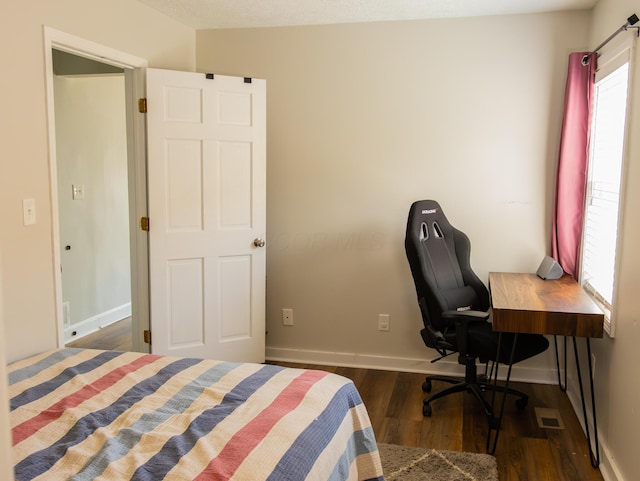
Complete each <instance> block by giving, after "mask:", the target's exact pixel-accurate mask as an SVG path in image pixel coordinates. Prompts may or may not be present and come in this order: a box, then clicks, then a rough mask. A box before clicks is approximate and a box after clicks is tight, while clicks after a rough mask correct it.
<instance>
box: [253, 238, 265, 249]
mask: <svg viewBox="0 0 640 481" xmlns="http://www.w3.org/2000/svg"><path fill="white" fill-rule="evenodd" d="M265 244H266V242H265V240H264V239H261V238H260V237H256V238H255V239H254V240H253V245H254V246H256V247H264V246H265Z"/></svg>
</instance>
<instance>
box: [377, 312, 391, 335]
mask: <svg viewBox="0 0 640 481" xmlns="http://www.w3.org/2000/svg"><path fill="white" fill-rule="evenodd" d="M388 330H389V314H378V331H388Z"/></svg>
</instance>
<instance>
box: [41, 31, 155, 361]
mask: <svg viewBox="0 0 640 481" xmlns="http://www.w3.org/2000/svg"><path fill="white" fill-rule="evenodd" d="M44 33H45V35H44V40H45V63H46V66H47V69H46V70H47V71H46V77H47V110H48V117H49V141H50V150H49V155H50V170H51V190H52V220H53V245H54V262H55V266H56V269H55V274H56V275H55V277H56V306H57V309H56V314H57V318H56V323H57V327H58V329H57V331H58V346H59V347H63V346H65V345H66V344H67V343H68V342H69V341H75V340H77V339H78V338H83V340H85V341H91V340H92V339H93V341H91V342H93V344H90V345H83V346H82V347H95V348H98V349H102V348H105V346H104V345H103V344H101V343H100V342H98V341H100V338H101V335H100V333H101V331H102V330H105V328H106V329H108V330H109V331H112V330H113V328H112V327H107V326H110V325H111V326H112V325H113V323H114V322H116V323H117V321H121V320H122V321H124V322H123V324H124V325H126V326H127V337H128V340H127V341H126V343H124V344H122V343H121V344H120V345H119V346H112V347H113V348H118V349H120V350H122V349H125V350H134V351H143V352H148V351H149V344H147V343H145V342H144V341H143V332H144V331H145V330H148V329H149V301H148V299H149V298H148V275H149V274H148V260H147V253H148V246H147V241H148V239H147V236H146V232H142V231H141V230H140V228H139V219H140V218H141V217H146V215H147V203H146V165H145V136H144V119H143V117H142V116H141V115H140V114H139V113H138V111H137V103H138V98H142V97H144V68H145V67H146V60H144V59H139V58H137V57H133V56H131V55H128V54H126V53H122V52H118V51H116V50H113V49H110V48H108V47H105V46H102V45H99V44H95V43H93V42H90V41H87V40H84V39H81V38H79V37H75V36H72V35H68V34H65V33H63V32H59V31H57V30H54V29H50V28H48V27H45V28H44ZM85 335H87V336H86V337H84V336H85ZM85 344H86V342H85Z"/></svg>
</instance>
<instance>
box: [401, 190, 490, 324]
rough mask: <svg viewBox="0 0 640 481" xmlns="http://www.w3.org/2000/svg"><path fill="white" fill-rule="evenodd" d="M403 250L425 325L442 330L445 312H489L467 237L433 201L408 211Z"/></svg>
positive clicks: (486, 295) (417, 204)
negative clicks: (468, 310)
mask: <svg viewBox="0 0 640 481" xmlns="http://www.w3.org/2000/svg"><path fill="white" fill-rule="evenodd" d="M405 250H406V254H407V260H408V261H409V266H410V268H411V274H412V276H413V280H414V283H415V287H416V293H417V296H418V303H419V304H420V309H421V311H422V317H423V321H424V324H425V326H427V325H431V326H432V327H433V328H435V329H437V330H443V329H444V328H445V327H446V326H447V322H446V321H443V320H442V317H441V315H442V312H444V311H447V310H466V309H473V310H478V311H487V310H488V309H489V293H488V291H487V288H486V287H485V286H484V284H483V283H482V281H481V280H480V279H479V278H478V276H477V275H476V274H475V273H474V272H473V270H472V269H471V265H470V258H471V243H470V242H469V238H468V237H467V236H466V235H465V234H464V233H463V232H461V231H459V230H458V229H456V228H455V227H453V226H452V225H451V224H450V223H449V221H448V220H447V217H446V216H445V215H444V212H443V211H442V208H441V207H440V205H439V204H438V203H437V202H436V201H434V200H420V201H417V202H414V203H413V204H412V205H411V209H410V210H409V218H408V220H407V233H406V237H405Z"/></svg>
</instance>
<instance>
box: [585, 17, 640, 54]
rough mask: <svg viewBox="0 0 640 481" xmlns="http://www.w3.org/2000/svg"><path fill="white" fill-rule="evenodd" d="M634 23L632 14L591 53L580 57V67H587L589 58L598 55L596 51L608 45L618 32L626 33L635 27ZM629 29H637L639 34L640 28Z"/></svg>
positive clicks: (634, 19) (636, 19)
mask: <svg viewBox="0 0 640 481" xmlns="http://www.w3.org/2000/svg"><path fill="white" fill-rule="evenodd" d="M636 23H638V16H637V15H636V14H635V13H634V14H633V15H631V16H630V17H629V18H627V21H626V22H625V23H624V25H622V26H621V27H620V28H619V29H618V30H616V31H615V32H613V33H612V34H611V35H609V36H608V37H607V39H606V40H605V41H604V42H602V43H601V44H600V45H598V46H597V47H596V48H594V49H593V51H591V52H589V53H588V54H586V55H585V56H584V57H582V65H587V64H588V63H589V59H590V58H591V56H592V55H594V54H596V53H598V50H600V49H601V48H602V47H604V46H605V45H606V44H608V43H609V42H610V41H611V40H612V39H613V37H615V36H616V35H618V34H619V33H620V32H624V31H626V30H627V29H629V27H631V26H632V25H635V24H636ZM631 28H637V29H639V31H638V33H639V34H640V27H631Z"/></svg>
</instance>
